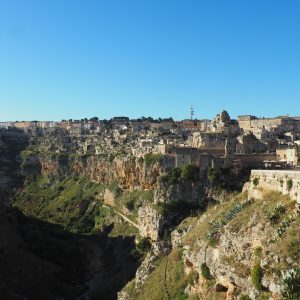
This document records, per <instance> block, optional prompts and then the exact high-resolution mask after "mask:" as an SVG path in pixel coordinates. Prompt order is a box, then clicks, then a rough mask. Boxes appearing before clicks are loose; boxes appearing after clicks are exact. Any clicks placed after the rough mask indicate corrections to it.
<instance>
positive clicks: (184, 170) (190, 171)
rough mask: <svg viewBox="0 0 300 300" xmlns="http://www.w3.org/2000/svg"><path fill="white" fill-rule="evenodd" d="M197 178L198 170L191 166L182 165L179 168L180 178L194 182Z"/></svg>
mask: <svg viewBox="0 0 300 300" xmlns="http://www.w3.org/2000/svg"><path fill="white" fill-rule="evenodd" d="M198 177H199V170H198V168H197V167H195V166H193V165H184V166H182V167H181V178H183V179H187V180H196V179H197V178H198Z"/></svg>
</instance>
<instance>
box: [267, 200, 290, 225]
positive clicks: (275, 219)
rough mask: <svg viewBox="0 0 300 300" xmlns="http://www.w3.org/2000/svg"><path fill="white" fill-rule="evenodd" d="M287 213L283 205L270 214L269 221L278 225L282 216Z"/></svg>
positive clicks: (279, 204)
mask: <svg viewBox="0 0 300 300" xmlns="http://www.w3.org/2000/svg"><path fill="white" fill-rule="evenodd" d="M285 212H286V208H285V206H284V205H283V204H282V203H277V205H276V206H275V207H274V208H273V209H272V210H271V211H269V213H268V220H269V221H270V223H271V224H277V223H278V222H279V220H280V217H281V215H283V214H284V213H285Z"/></svg>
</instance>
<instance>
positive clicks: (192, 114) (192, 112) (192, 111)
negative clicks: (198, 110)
mask: <svg viewBox="0 0 300 300" xmlns="http://www.w3.org/2000/svg"><path fill="white" fill-rule="evenodd" d="M193 119H194V108H193V105H191V121H193Z"/></svg>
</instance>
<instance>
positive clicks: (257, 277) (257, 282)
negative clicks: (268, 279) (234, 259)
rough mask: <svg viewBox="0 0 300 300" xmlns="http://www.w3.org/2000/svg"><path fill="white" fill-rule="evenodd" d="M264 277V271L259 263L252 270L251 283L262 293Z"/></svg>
mask: <svg viewBox="0 0 300 300" xmlns="http://www.w3.org/2000/svg"><path fill="white" fill-rule="evenodd" d="M262 277H263V272H262V269H261V267H260V264H259V263H256V264H255V265H254V267H253V269H252V272H251V281H252V284H253V286H254V287H255V288H256V289H257V290H258V291H261V290H262V283H261V281H262Z"/></svg>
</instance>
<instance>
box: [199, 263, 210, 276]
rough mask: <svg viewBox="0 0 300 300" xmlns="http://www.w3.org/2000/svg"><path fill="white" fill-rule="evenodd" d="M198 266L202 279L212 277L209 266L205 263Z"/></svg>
mask: <svg viewBox="0 0 300 300" xmlns="http://www.w3.org/2000/svg"><path fill="white" fill-rule="evenodd" d="M200 268H201V275H202V277H203V278H204V279H206V280H210V279H212V276H211V274H210V271H209V268H208V266H207V265H206V264H205V263H203V264H201V267H200Z"/></svg>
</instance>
